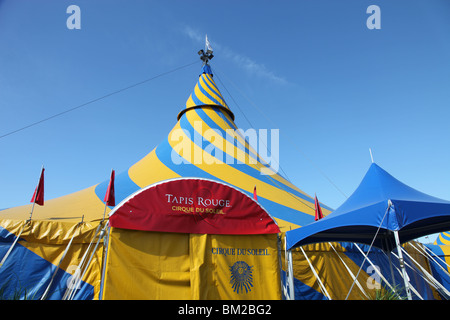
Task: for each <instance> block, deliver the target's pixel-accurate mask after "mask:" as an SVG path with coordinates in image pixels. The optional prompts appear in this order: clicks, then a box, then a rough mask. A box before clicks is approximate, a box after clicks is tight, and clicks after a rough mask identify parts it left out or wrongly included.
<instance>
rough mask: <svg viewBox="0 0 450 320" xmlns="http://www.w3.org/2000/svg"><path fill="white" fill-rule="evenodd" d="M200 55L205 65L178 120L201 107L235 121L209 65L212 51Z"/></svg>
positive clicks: (201, 52) (201, 51)
mask: <svg viewBox="0 0 450 320" xmlns="http://www.w3.org/2000/svg"><path fill="white" fill-rule="evenodd" d="M198 54H199V55H201V57H200V59H202V60H203V62H204V63H203V66H202V69H201V72H200V75H199V78H198V80H197V84H196V85H195V87H194V90H193V91H192V93H191V95H190V96H189V98H188V99H187V101H186V108H185V109H184V110H182V111H181V112H180V113H179V114H178V117H177V120H180V119H181V117H182V116H183V114H185V113H186V112H187V111H188V110H192V109H196V108H201V107H213V108H218V109H220V110H221V111H225V112H224V114H225V115H226V116H229V117H230V118H231V120H232V121H234V114H233V112H232V111H231V110H230V108H229V107H228V105H227V103H226V102H225V99H224V98H223V96H222V94H221V93H220V90H219V88H218V87H217V85H216V83H215V82H214V80H213V73H212V70H211V66H210V65H209V63H208V61H209V60H210V59H212V57H213V55H212V50H209V49H208V50H207V53H206V54H205V52H204V51H203V50H200V51H199V52H198Z"/></svg>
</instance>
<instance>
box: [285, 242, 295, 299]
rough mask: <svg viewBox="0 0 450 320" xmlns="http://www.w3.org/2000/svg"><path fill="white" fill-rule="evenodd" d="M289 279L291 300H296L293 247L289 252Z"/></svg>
mask: <svg viewBox="0 0 450 320" xmlns="http://www.w3.org/2000/svg"><path fill="white" fill-rule="evenodd" d="M287 262H288V267H287V280H288V288H289V294H288V296H289V300H295V291H294V268H293V265H292V249H289V250H288V252H287Z"/></svg>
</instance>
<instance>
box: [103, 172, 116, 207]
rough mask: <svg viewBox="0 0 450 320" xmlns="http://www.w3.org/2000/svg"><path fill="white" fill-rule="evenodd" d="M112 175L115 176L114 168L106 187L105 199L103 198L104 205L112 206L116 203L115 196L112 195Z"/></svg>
mask: <svg viewBox="0 0 450 320" xmlns="http://www.w3.org/2000/svg"><path fill="white" fill-rule="evenodd" d="M114 177H115V172H114V170H112V171H111V179H110V180H109V185H108V189H106V194H105V199H103V201H105V202H106V205H108V206H113V207H114V206H115V205H116V198H115V195H114Z"/></svg>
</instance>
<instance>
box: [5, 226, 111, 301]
mask: <svg viewBox="0 0 450 320" xmlns="http://www.w3.org/2000/svg"><path fill="white" fill-rule="evenodd" d="M0 225H1V226H2V227H3V228H5V229H7V230H8V231H9V232H11V233H13V234H15V235H16V236H17V235H19V233H20V231H21V230H22V228H23V231H22V233H21V235H20V238H21V239H24V240H23V241H22V240H20V241H19V242H18V244H20V245H22V246H23V247H25V248H27V249H28V250H30V251H32V252H34V253H35V254H36V255H38V256H40V257H41V258H43V259H45V260H47V261H48V262H50V263H52V264H53V265H55V266H58V264H59V263H60V260H61V257H62V255H63V253H64V251H65V250H66V248H67V245H68V244H69V242H70V240H71V239H72V237H73V241H72V244H71V246H70V248H69V250H68V252H67V254H66V256H65V257H64V260H62V261H61V265H60V266H59V267H60V268H61V269H62V270H64V271H66V272H68V273H72V274H73V273H74V272H75V270H76V266H78V265H79V263H80V261H81V259H82V256H83V254H84V253H85V251H86V250H87V249H88V246H89V243H90V242H91V241H92V240H93V239H94V236H95V231H96V229H97V226H98V222H97V223H90V222H83V223H81V224H78V223H69V222H59V221H58V222H55V221H45V220H40V221H31V222H30V223H26V222H25V221H16V220H1V221H0ZM92 250H93V246H92V247H91V251H90V253H89V254H91V253H92ZM102 252H103V244H102V243H100V244H99V246H98V249H97V251H96V253H95V254H94V256H93V259H92V261H91V264H90V266H89V267H88V270H87V273H86V276H85V278H83V279H82V280H83V281H84V282H87V283H89V284H91V285H92V286H94V295H95V297H96V298H98V294H99V291H100V277H101V271H100V270H101V261H102V258H103V257H102ZM49 272H50V270H49Z"/></svg>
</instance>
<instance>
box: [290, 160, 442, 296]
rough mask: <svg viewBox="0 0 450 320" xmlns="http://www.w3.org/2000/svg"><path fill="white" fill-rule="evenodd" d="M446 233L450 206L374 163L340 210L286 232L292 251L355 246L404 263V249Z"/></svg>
mask: <svg viewBox="0 0 450 320" xmlns="http://www.w3.org/2000/svg"><path fill="white" fill-rule="evenodd" d="M446 230H450V201H446V200H442V199H438V198H435V197H432V196H429V195H427V194H425V193H422V192H419V191H417V190H415V189H413V188H411V187H409V186H407V185H406V184H404V183H402V182H400V181H399V180H397V179H396V178H394V177H393V176H391V175H390V174H389V173H387V172H386V171H385V170H383V169H382V168H381V167H379V166H378V165H377V164H375V163H372V165H371V166H370V168H369V170H368V171H367V173H366V175H365V176H364V178H363V180H362V181H361V183H360V185H359V186H358V188H357V189H356V190H355V192H354V193H353V194H352V195H351V196H350V197H349V198H348V199H347V200H346V201H345V202H344V203H343V204H342V205H341V206H340V207H339V208H338V209H336V210H335V211H333V212H332V213H330V214H329V215H328V216H326V217H325V218H323V219H321V220H319V221H316V222H313V223H311V224H309V225H306V226H304V227H301V228H298V229H295V230H292V231H288V232H286V250H291V249H292V248H295V247H299V246H302V245H306V244H310V243H317V242H327V241H338V242H339V241H341V242H355V243H363V244H368V245H371V246H375V247H378V248H380V249H382V250H384V251H386V252H391V251H392V249H394V248H398V253H399V257H400V258H401V259H402V255H401V250H400V247H399V246H400V244H401V243H404V242H408V241H410V240H413V239H416V238H419V237H421V236H424V235H427V234H432V233H437V232H442V231H446ZM403 271H404V268H403ZM404 275H405V276H404V278H405V287H406V290H407V293H408V297H410V293H409V292H408V284H407V281H406V278H407V277H406V274H404Z"/></svg>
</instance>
